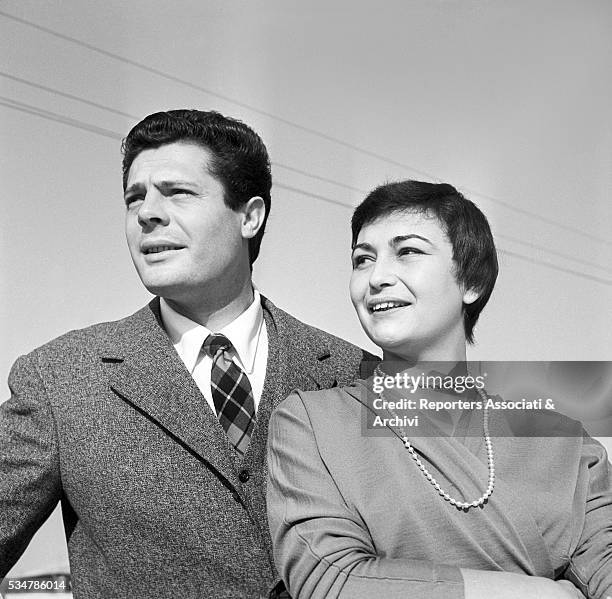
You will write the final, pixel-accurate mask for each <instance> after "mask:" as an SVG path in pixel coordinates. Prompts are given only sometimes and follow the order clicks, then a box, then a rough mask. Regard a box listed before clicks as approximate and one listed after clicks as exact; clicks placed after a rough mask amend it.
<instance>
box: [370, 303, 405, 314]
mask: <svg viewBox="0 0 612 599" xmlns="http://www.w3.org/2000/svg"><path fill="white" fill-rule="evenodd" d="M409 305H410V302H401V301H390V302H377V303H375V304H370V305H369V306H368V310H369V311H370V312H371V313H373V314H377V313H379V312H386V311H388V310H393V309H394V308H403V307H404V306H409Z"/></svg>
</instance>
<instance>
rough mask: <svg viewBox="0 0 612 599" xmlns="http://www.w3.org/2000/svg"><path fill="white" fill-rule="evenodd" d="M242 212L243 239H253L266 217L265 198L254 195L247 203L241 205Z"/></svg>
mask: <svg viewBox="0 0 612 599" xmlns="http://www.w3.org/2000/svg"><path fill="white" fill-rule="evenodd" d="M239 211H240V213H241V214H242V220H241V223H240V224H241V232H242V237H243V239H251V238H253V237H255V235H257V232H258V231H259V229H261V227H262V225H263V223H264V219H265V218H266V205H265V203H264V201H263V198H261V197H259V196H254V197H252V198H251V199H250V200H249V201H248V202H247V203H246V204H244V205H243V206H241V207H240V210H239Z"/></svg>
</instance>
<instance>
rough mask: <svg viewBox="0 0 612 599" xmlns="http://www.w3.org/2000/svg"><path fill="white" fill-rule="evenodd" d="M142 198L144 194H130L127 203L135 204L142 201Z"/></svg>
mask: <svg viewBox="0 0 612 599" xmlns="http://www.w3.org/2000/svg"><path fill="white" fill-rule="evenodd" d="M142 199H143V198H142V196H138V195H133V196H128V197H127V198H125V205H126V206H128V207H130V206H133V205H134V204H135V203H136V202H141V201H142Z"/></svg>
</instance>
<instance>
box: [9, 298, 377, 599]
mask: <svg viewBox="0 0 612 599" xmlns="http://www.w3.org/2000/svg"><path fill="white" fill-rule="evenodd" d="M262 305H263V310H264V318H265V322H266V327H267V331H268V338H269V355H268V364H267V370H266V377H265V384H264V389H263V395H262V398H261V402H260V405H259V408H258V412H257V424H256V427H255V430H254V433H253V436H252V439H251V443H250V445H249V448H248V451H247V453H246V455H245V456H244V458H243V460H242V461H241V462H240V463H237V462H235V461H234V457H233V456H234V454H233V451H232V449H231V447H230V445H229V443H228V441H227V437H226V435H225V433H224V431H223V429H222V428H221V426H220V424H219V422H218V420H217V418H216V416H215V415H214V413H213V412H212V410H211V408H210V407H209V405H208V403H207V402H206V400H205V399H204V397H203V396H202V394H201V392H200V391H199V389H198V388H197V386H196V384H195V382H194V381H193V379H192V377H191V376H190V374H189V372H188V371H187V370H186V368H185V366H184V364H183V362H182V361H181V360H180V358H179V356H178V354H177V353H176V351H175V350H174V348H173V346H172V344H171V342H170V340H169V338H168V336H167V335H166V333H165V331H164V330H163V328H162V326H161V320H160V313H159V300H158V299H155V300H153V301H152V302H151V303H150V304H149V305H148V306H146V307H145V308H143V309H141V310H140V311H138V312H137V313H135V314H134V315H132V316H130V317H127V318H125V319H123V320H119V321H116V322H109V323H102V324H98V325H94V326H92V327H89V328H86V329H82V330H78V331H71V332H69V333H67V334H65V335H63V336H61V337H59V338H58V339H55V340H53V341H51V342H50V343H48V344H46V345H44V346H42V347H41V348H38V349H36V350H34V351H33V352H32V353H30V354H28V355H27V356H22V357H21V358H19V359H18V360H17V362H16V363H15V365H14V366H13V369H12V371H11V374H10V377H9V386H10V389H11V398H10V399H9V400H8V401H6V402H5V403H4V404H2V405H1V406H0V577H2V576H4V575H5V574H6V573H7V571H8V570H9V569H10V568H11V567H12V565H13V564H14V563H15V562H16V561H17V559H18V558H19V556H20V555H21V553H22V552H23V550H24V549H25V547H26V546H27V544H28V542H29V541H30V539H31V537H32V535H33V534H34V533H35V532H36V530H37V529H38V527H39V526H40V525H41V524H42V522H43V521H44V520H45V519H46V518H47V516H48V515H49V514H50V513H51V511H52V510H53V509H54V507H55V506H56V505H57V503H58V501H61V504H62V511H63V517H64V525H65V529H66V537H67V542H68V551H69V556H70V565H71V572H72V580H73V589H74V596H75V599H102V598H104V599H126V598H130V599H153V598H158V597H161V598H170V597H181V599H192V598H193V599H195V598H198V599H201V598H204V597H211V598H214V599H221V598H225V597H227V598H230V597H231V598H234V599H236V598H243V597H244V598H251V597H253V598H264V597H268V596H269V593H270V590H271V588H272V587H273V586H274V585H275V584H276V583H277V582H278V580H279V579H278V577H277V575H276V571H275V568H274V563H273V558H272V549H271V542H270V537H269V532H268V524H267V516H266V506H265V494H266V490H265V482H266V476H267V472H266V441H267V435H268V419H269V417H270V414H271V412H272V410H273V409H274V408H275V407H276V405H277V404H278V403H280V401H281V400H282V399H284V398H285V396H287V395H288V394H289V393H290V391H291V390H293V389H295V388H301V389H311V390H314V389H320V388H328V387H332V386H335V385H345V384H348V383H349V382H350V381H352V379H354V378H355V377H356V376H358V374H359V366H360V363H361V361H362V359H363V358H364V357H365V358H372V356H369V355H367V354H365V353H364V352H363V351H362V350H360V349H359V348H357V347H355V346H353V345H351V344H349V343H347V342H346V341H343V340H341V339H338V338H337V337H333V336H332V335H329V334H327V333H325V332H323V331H320V330H318V329H315V328H313V327H310V326H308V325H305V324H304V323H302V322H300V321H298V320H296V319H295V318H293V317H291V316H290V315H288V314H286V313H285V312H283V311H282V310H280V309H278V308H276V307H275V306H274V305H273V304H272V303H271V302H270V301H269V300H267V299H265V298H263V297H262Z"/></svg>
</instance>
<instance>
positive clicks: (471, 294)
mask: <svg viewBox="0 0 612 599" xmlns="http://www.w3.org/2000/svg"><path fill="white" fill-rule="evenodd" d="M479 297H480V293H478V291H476V290H475V289H467V290H466V291H464V292H463V303H464V304H473V303H474V302H475V301H476V300H477V299H478V298H479Z"/></svg>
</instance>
